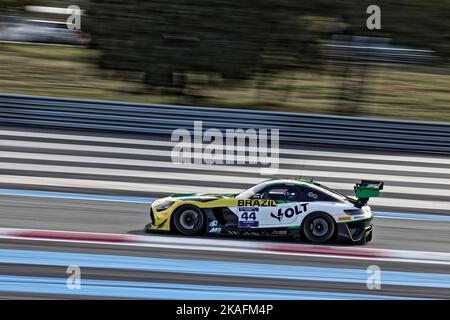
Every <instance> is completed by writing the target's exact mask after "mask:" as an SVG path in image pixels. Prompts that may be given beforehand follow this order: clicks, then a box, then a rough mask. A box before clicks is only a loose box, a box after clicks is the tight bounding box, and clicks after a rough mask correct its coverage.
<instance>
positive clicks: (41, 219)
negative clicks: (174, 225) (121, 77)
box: [0, 127, 450, 299]
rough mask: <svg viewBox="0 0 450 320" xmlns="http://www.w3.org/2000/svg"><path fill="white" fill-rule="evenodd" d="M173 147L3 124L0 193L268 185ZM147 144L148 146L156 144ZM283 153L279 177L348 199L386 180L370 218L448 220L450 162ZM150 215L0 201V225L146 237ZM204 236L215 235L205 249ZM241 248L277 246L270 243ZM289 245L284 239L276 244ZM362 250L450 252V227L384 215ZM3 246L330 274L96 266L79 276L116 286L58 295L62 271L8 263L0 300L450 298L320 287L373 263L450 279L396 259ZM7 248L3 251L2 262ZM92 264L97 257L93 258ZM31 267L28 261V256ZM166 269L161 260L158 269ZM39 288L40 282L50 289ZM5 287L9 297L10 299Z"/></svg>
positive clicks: (131, 208)
mask: <svg viewBox="0 0 450 320" xmlns="http://www.w3.org/2000/svg"><path fill="white" fill-rule="evenodd" d="M168 140H169V137H155V136H142V135H134V134H118V133H105V132H84V131H79V132H74V131H69V130H49V129H42V128H32V127H25V128H22V127H21V128H18V127H2V128H0V188H4V189H15V190H39V191H53V192H69V193H82V194H97V195H112V196H139V197H149V198H150V197H158V196H164V195H167V194H170V193H173V192H179V191H182V192H189V191H190V190H192V191H206V192H209V191H219V189H220V190H223V191H237V190H242V189H245V188H247V187H249V186H251V185H253V184H255V181H257V180H258V179H260V180H264V179H266V178H267V177H266V176H261V175H260V174H259V171H258V168H253V169H252V168H251V167H249V168H247V169H248V170H235V168H236V166H229V167H228V169H227V168H223V167H221V166H217V167H203V168H202V169H198V168H195V167H194V168H192V167H180V166H176V165H173V163H171V161H170V155H168V154H167V152H170V150H171V145H170V143H169V142H168ZM149 141H150V144H148V143H149ZM281 147H282V149H285V150H287V152H283V151H281V155H280V159H281V164H280V173H281V174H280V175H282V176H293V173H295V172H296V171H298V172H301V173H300V174H298V175H304V176H308V177H309V176H314V177H317V180H319V181H320V182H322V183H324V184H326V185H330V186H332V187H336V188H338V189H339V190H340V191H342V192H345V193H347V194H350V193H351V189H352V186H353V184H354V183H355V182H357V181H358V180H360V179H362V178H374V177H379V178H380V179H382V180H385V181H386V189H385V190H384V192H383V196H382V197H381V198H380V199H376V201H373V202H371V203H372V209H373V210H374V211H383V212H396V213H416V214H423V215H427V214H433V215H449V213H450V210H449V204H450V169H449V168H450V157H449V156H445V155H438V154H434V155H430V154H417V153H399V152H388V151H381V150H360V149H354V150H348V149H346V150H340V149H336V148H330V147H312V146H281ZM283 159H285V160H283ZM238 169H239V168H238ZM227 170H228V171H227ZM170 190H173V191H170ZM148 209H149V204H146V203H132V202H121V201H99V200H80V199H62V198H53V197H48V198H45V197H36V196H32V197H31V196H10V195H2V196H0V227H1V228H26V229H48V230H60V231H80V232H98V233H116V234H137V235H144V233H143V231H142V228H143V226H144V225H145V224H146V223H147V219H148ZM148 237H152V235H148ZM166 237H173V236H169V235H168V236H166ZM211 238H212V237H211ZM228 238H229V237H220V238H216V237H214V239H219V240H220V241H223V242H225V243H226V242H227V241H230V239H228ZM176 239H178V238H176ZM208 239H209V237H207V238H206V241H207V240H208ZM233 239H234V238H233ZM242 240H243V241H248V242H253V241H266V242H273V241H274V240H271V239H260V240H255V239H242ZM179 241H181V242H182V241H183V237H180V238H179ZM288 241H289V240H284V239H281V240H278V241H275V242H279V243H284V242H288ZM365 247H367V248H379V249H388V250H390V249H395V250H413V251H429V252H450V222H449V221H434V220H426V219H420V220H419V219H417V220H416V219H402V218H400V219H399V218H376V219H375V231H374V240H373V242H371V243H370V244H369V245H367V246H365ZM0 250H18V252H19V253H20V252H21V251H22V252H24V254H25V253H26V252H28V251H29V250H31V251H36V252H65V253H84V254H92V255H112V256H119V257H124V256H130V257H145V258H155V259H156V258H158V259H173V260H174V261H178V262H179V263H180V264H182V263H183V261H184V260H198V261H203V262H205V263H207V262H208V261H214V262H221V263H231V262H233V263H252V264H261V265H264V266H266V267H267V268H269V269H270V268H272V269H276V268H280V269H282V268H283V266H298V267H317V268H325V269H324V270H323V272H324V273H323V274H317V275H316V276H315V279H313V278H312V277H310V278H308V277H306V276H305V277H306V278H301V279H297V278H295V279H294V278H293V279H289V278H282V279H279V278H276V277H275V278H274V277H269V276H260V277H251V276H249V275H246V276H243V275H235V274H233V273H232V272H230V273H229V274H221V275H212V274H194V273H192V272H188V271H186V270H185V271H183V270H181V271H179V272H164V271H161V270H132V269H127V268H104V267H102V266H101V263H100V265H99V266H90V267H86V268H82V274H83V277H82V279H83V281H84V280H92V281H97V282H98V283H97V282H95V283H94V282H93V283H92V286H93V287H96V288H98V287H102V288H109V289H107V290H106V289H105V290H106V291H95V290H94V291H88V292H85V293H83V294H81V293H80V292H74V291H65V292H64V290H62V291H58V290H56V289H54V288H53V287H51V285H48V283H47V282H48V279H47V278H55V279H60V280H61V279H62V280H63V281H64V282H65V279H66V278H67V273H66V267H64V266H61V265H43V264H39V263H36V264H24V263H14V262H13V263H0V291H1V292H0V296H1V297H3V298H43V297H44V298H73V297H75V298H80V297H81V298H92V297H105V298H117V297H119V298H120V297H125V298H156V299H157V298H164V297H165V294H169V295H170V296H171V297H179V298H183V297H184V295H183V294H185V293H186V292H187V294H188V296H191V297H192V296H193V294H198V296H195V295H194V296H193V297H197V298H199V299H202V298H204V297H208V296H209V297H211V294H212V293H211V292H212V291H211V290H212V289H211V287H213V288H215V289H214V290H216V289H217V288H220V290H222V291H220V292H221V294H218V295H217V298H283V297H286V295H288V296H291V297H293V298H298V299H302V298H325V299H341V298H347V299H349V298H350V299H358V298H359V299H367V298H369V299H371V298H374V299H375V298H379V297H378V296H382V297H387V298H399V297H400V298H402V297H403V298H438V299H439V298H447V299H448V298H450V289H449V287H450V282H448V279H447V278H443V279H442V281H441V282H442V283H444V284H445V285H443V286H442V285H441V286H439V285H433V284H431V285H430V284H425V285H414V281H412V283H413V285H411V283H409V284H405V283H402V282H401V281H398V283H397V282H395V281H393V282H392V283H391V284H388V285H382V288H381V290H375V291H374V290H369V289H368V288H367V287H366V284H365V282H364V283H357V282H352V281H338V280H334V281H331V280H330V279H325V278H324V279H325V280H321V277H322V276H323V275H324V274H326V272H334V271H336V270H343V269H352V270H362V271H365V269H366V268H367V266H368V265H369V264H376V265H378V266H380V268H381V270H386V271H387V272H394V271H396V272H405V273H408V274H410V275H411V278H414V277H421V276H423V275H424V274H425V275H426V274H428V275H429V274H432V275H433V276H436V277H438V276H446V275H448V274H449V273H450V272H449V271H450V267H449V266H448V265H438V264H420V263H415V262H411V263H405V262H392V261H383V260H382V259H380V260H378V261H366V260H359V259H338V258H329V257H313V256H295V255H286V256H277V257H274V256H271V255H264V254H248V253H241V252H228V253H227V252H214V251H208V250H205V251H192V250H191V251H186V250H179V249H170V248H148V247H139V246H136V247H133V246H131V247H121V246H115V245H104V244H92V243H91V244H89V243H68V242H58V241H35V240H20V239H1V241H0ZM8 252H9V251H5V254H7V253H8ZM0 256H1V254H0ZM69 258H70V257H68V259H69ZM96 258H98V259H100V258H101V257H97V256H96ZM30 259H31V260H32V258H31V255H30ZM36 259H37V258H36ZM31 260H30V261H31ZM33 261H34V260H33ZM36 261H38V260H36ZM166 262H167V261H165V260H164V261H162V262H161V263H166ZM74 263H75V264H76V262H74ZM221 267H223V268H226V267H230V266H227V265H224V266H221ZM235 267H236V266H235ZM242 267H245V266H244V265H243V266H242ZM327 268H328V269H327ZM327 270H328V271H327ZM299 272H300V271H299ZM302 272H307V271H301V272H300V274H303V273H302ZM304 274H305V275H306V274H307V273H304ZM2 277H3V278H5V277H22V278H23V279H22V278H18V279H16V278H5V279H6V280H5V279H3V278H2ZM399 277H400V275H399ZM31 278H32V279H35V280H36V279H38V280H36V281H37V282H36V283H39V284H36V285H35V286H31V287H34V288H35V289H36V290H35V292H33V290H31V289H26V288H25V289H23V288H22V289H18V288H19V287H20V281H22V280H23V281H24V283H27V284H28V288H29V287H30V285H29V283H30V281H31V280H30V279H31ZM20 279H22V280H20ZM35 280H33V281H35ZM62 280H61V281H62ZM39 281H44V282H45V286H44V285H43V284H41V283H40V282H39ZM105 281H117V283H119V284H114V285H112V284H110V283H108V282H105ZM129 282H133V283H140V284H142V283H152V284H153V286H155V283H158V285H162V286H163V287H158V288H157V289H155V288H154V287H152V289H151V290H153V291H151V292H150V291H145V293H142V292H135V291H133V290H134V289H130V286H129ZM5 283H14V285H13V286H11V287H8V286H5ZM84 283H86V282H84ZM161 283H162V284H161ZM417 283H418V282H417ZM417 283H416V284H417ZM170 284H173V285H178V286H180V285H186V286H187V287H186V288H185V291H184V293H181V292H179V291H174V290H175V289H174V288H170ZM447 284H448V286H447ZM41 285H42V287H41ZM111 286H112V287H114V288H117V286H118V287H119V288H121V287H120V286H126V288H128V289H127V290H128V291H127V290H125V291H126V292H128V294H124V296H120V293H118V295H116V296H114V294H113V293H112V292H114V290H113V289H111ZM229 287H232V288H231V289H233V291H235V292H239V295H234V296H233V295H229V294H228V293H224V292H228V291H227V290H230V288H229ZM2 288H3V289H2ZM5 288H6V289H5ZM7 288H12V289H11V291H8V290H7ZM39 288H41V289H39ZM269 289H270V290H278V291H276V292H275V293H274V292H268V293H267V294H266V295H261V292H264V290H269ZM171 290H172V291H171ZM217 290H218V289H217ZM248 290H251V291H248ZM283 290H284V291H283ZM120 291H123V289H121V290H120ZM202 292H203V294H204V296H202ZM214 292H216V291H214ZM108 293H111V294H108ZM310 293H312V294H310ZM227 294H228V295H227ZM358 294H360V295H361V296H358ZM365 295H367V296H365Z"/></svg>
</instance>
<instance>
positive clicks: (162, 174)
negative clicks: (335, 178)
mask: <svg viewBox="0 0 450 320" xmlns="http://www.w3.org/2000/svg"><path fill="white" fill-rule="evenodd" d="M0 169H7V170H23V171H45V172H55V173H77V174H91V175H106V176H117V177H137V178H147V179H171V180H174V181H177V180H182V181H199V182H210V181H221V182H226V183H242V182H243V181H244V182H245V183H246V184H257V183H260V182H261V181H262V180H263V179H261V177H246V178H242V177H237V176H227V175H215V174H197V173H180V172H170V171H167V172H166V171H138V170H123V169H107V168H95V167H77V166H57V165H52V166H49V165H41V164H27V165H24V164H21V163H20V164H17V163H8V162H0ZM5 176H7V175H5ZM1 181H2V178H1V177H0V182H1ZM327 185H328V186H329V187H331V188H333V189H339V190H348V191H349V192H350V193H351V191H352V188H353V186H352V185H351V184H349V183H335V182H330V183H327ZM384 191H386V192H395V193H405V194H416V195H433V196H444V197H449V199H450V189H423V188H413V187H395V186H386V188H385V190H384ZM449 204H450V203H449Z"/></svg>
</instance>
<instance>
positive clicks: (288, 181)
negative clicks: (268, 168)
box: [262, 178, 314, 186]
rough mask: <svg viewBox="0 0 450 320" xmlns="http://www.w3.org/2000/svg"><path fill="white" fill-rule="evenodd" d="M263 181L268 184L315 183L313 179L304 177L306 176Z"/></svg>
mask: <svg viewBox="0 0 450 320" xmlns="http://www.w3.org/2000/svg"><path fill="white" fill-rule="evenodd" d="M262 183H264V184H266V185H271V184H279V183H286V184H295V185H303V186H305V185H310V186H311V185H314V181H313V180H312V179H304V178H272V179H269V180H266V181H263V182H262Z"/></svg>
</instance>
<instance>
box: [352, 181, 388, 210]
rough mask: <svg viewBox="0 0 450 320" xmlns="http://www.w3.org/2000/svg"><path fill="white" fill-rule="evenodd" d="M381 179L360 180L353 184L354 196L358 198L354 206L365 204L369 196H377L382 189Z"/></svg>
mask: <svg viewBox="0 0 450 320" xmlns="http://www.w3.org/2000/svg"><path fill="white" fill-rule="evenodd" d="M383 187H384V182H383V181H371V180H362V181H361V183H357V184H356V185H355V186H354V190H355V196H356V198H358V200H357V201H356V204H355V206H356V207H358V208H361V207H363V206H365V205H366V204H367V202H368V201H369V198H373V197H378V196H379V195H380V190H383Z"/></svg>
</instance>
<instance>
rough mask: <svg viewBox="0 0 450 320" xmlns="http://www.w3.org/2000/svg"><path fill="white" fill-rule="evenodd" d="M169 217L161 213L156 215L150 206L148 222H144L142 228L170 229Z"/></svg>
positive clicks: (148, 230) (146, 229)
mask: <svg viewBox="0 0 450 320" xmlns="http://www.w3.org/2000/svg"><path fill="white" fill-rule="evenodd" d="M168 221H169V219H167V218H166V217H162V216H161V215H156V216H155V212H154V211H153V208H152V207H150V223H148V224H146V225H145V227H144V230H145V231H146V232H154V231H170V224H169V222H168Z"/></svg>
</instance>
